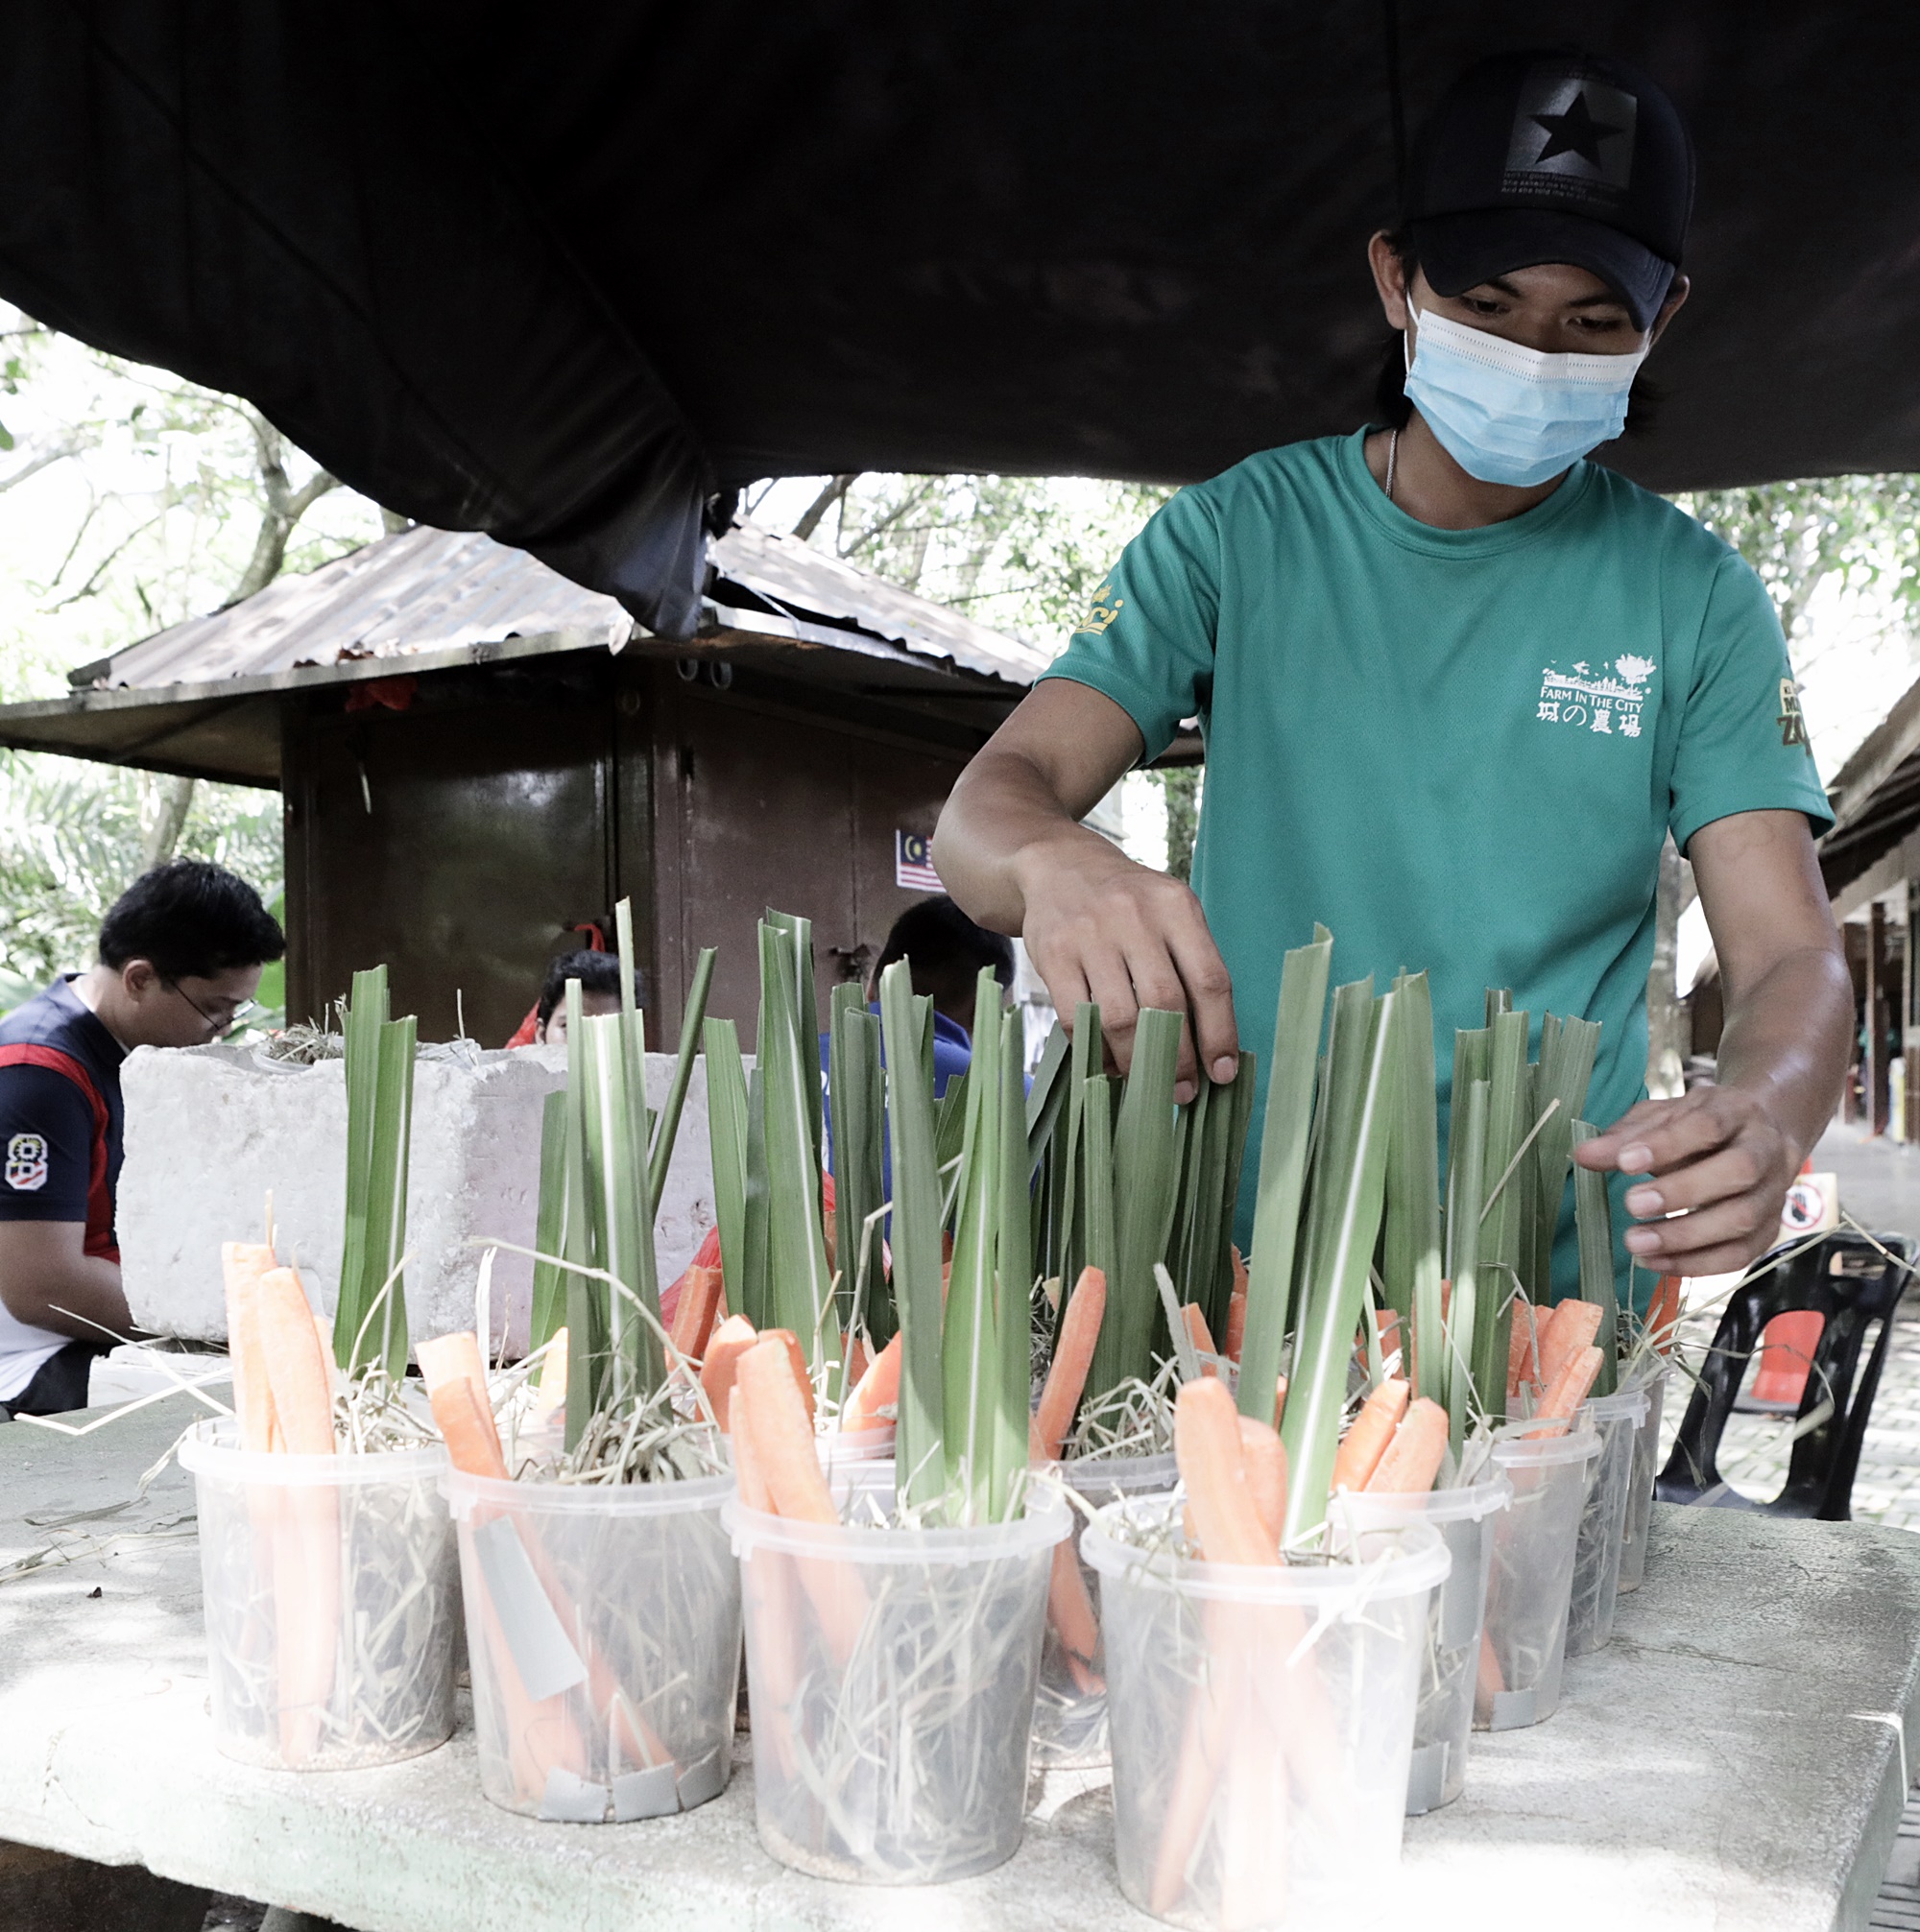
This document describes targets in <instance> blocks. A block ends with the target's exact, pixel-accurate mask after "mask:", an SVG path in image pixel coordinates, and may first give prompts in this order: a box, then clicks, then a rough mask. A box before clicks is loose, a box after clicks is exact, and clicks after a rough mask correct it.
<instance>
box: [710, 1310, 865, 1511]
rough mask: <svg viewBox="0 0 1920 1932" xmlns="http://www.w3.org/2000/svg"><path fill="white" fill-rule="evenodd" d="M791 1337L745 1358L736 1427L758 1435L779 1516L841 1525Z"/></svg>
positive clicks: (758, 1452)
mask: <svg viewBox="0 0 1920 1932" xmlns="http://www.w3.org/2000/svg"><path fill="white" fill-rule="evenodd" d="M791 1339H792V1338H791V1337H790V1336H787V1335H785V1334H784V1333H783V1332H782V1331H781V1330H779V1329H773V1330H770V1331H769V1332H768V1333H767V1334H765V1335H763V1336H762V1337H761V1338H760V1339H759V1341H757V1342H756V1343H755V1344H754V1346H753V1347H752V1348H749V1349H748V1350H747V1352H746V1353H745V1354H744V1355H742V1356H741V1357H740V1372H739V1376H738V1379H737V1380H736V1381H735V1383H734V1388H733V1425H734V1427H735V1429H738V1428H740V1427H741V1426H742V1425H743V1424H744V1425H746V1426H748V1427H750V1428H751V1430H752V1433H753V1438H754V1442H753V1447H752V1448H751V1449H750V1450H749V1451H748V1454H749V1455H750V1456H751V1457H754V1458H756V1459H757V1461H758V1463H759V1466H760V1468H761V1470H762V1472H763V1473H764V1474H765V1476H766V1480H767V1488H768V1490H769V1491H770V1492H771V1494H772V1496H773V1505H774V1510H775V1512H776V1513H777V1514H778V1515H782V1516H785V1517H786V1518H788V1520H789V1521H792V1522H802V1523H837V1522H838V1521H839V1520H840V1512H839V1511H838V1510H836V1509H835V1508H834V1507H833V1492H832V1491H831V1490H829V1489H828V1486H827V1477H826V1474H825V1472H824V1471H823V1470H822V1469H821V1467H820V1458H819V1456H818V1455H816V1454H815V1453H814V1447H813V1421H812V1418H811V1417H810V1416H809V1415H808V1414H807V1412H806V1408H805V1404H804V1402H803V1400H802V1398H801V1394H800V1388H799V1386H798V1384H797V1383H796V1381H795V1378H794V1375H793V1372H792V1365H791V1362H790V1359H789V1357H788V1354H787V1344H788V1342H789V1341H791Z"/></svg>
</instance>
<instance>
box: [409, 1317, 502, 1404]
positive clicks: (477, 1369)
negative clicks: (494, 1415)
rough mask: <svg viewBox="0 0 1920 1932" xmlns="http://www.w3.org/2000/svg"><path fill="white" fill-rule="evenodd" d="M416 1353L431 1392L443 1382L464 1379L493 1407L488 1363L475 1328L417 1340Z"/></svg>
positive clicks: (421, 1372) (430, 1393)
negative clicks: (484, 1360)
mask: <svg viewBox="0 0 1920 1932" xmlns="http://www.w3.org/2000/svg"><path fill="white" fill-rule="evenodd" d="M414 1353H415V1354H416V1355H417V1356H418V1357H419V1358H420V1379H421V1380H422V1381H423V1382H425V1384H426V1392H427V1394H428V1395H432V1394H433V1392H434V1391H435V1390H436V1389H438V1388H440V1387H441V1386H442V1385H443V1384H444V1383H446V1382H465V1383H466V1384H467V1385H468V1387H469V1388H470V1389H471V1390H472V1391H473V1393H474V1395H476V1396H478V1397H479V1399H480V1401H481V1402H482V1403H483V1404H484V1405H485V1406H486V1407H488V1408H489V1409H491V1408H492V1399H491V1398H490V1397H489V1395H488V1394H487V1365H486V1363H485V1362H483V1361H482V1360H481V1359H480V1338H479V1336H478V1335H476V1334H475V1333H474V1332H473V1331H472V1329H470V1328H464V1329H462V1330H460V1331H459V1332H458V1333H457V1334H452V1335H435V1336H433V1337H431V1338H430V1339H429V1340H427V1341H424V1342H420V1343H416V1344H415V1347H414Z"/></svg>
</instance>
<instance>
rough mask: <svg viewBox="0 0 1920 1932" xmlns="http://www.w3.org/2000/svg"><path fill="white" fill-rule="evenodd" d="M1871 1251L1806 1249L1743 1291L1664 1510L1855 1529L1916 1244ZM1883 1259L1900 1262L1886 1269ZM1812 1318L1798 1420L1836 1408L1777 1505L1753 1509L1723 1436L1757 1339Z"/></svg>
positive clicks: (1666, 1473) (1846, 1238) (1791, 1464)
mask: <svg viewBox="0 0 1920 1932" xmlns="http://www.w3.org/2000/svg"><path fill="white" fill-rule="evenodd" d="M1874 1240H1876V1241H1878V1242H1879V1243H1880V1247H1881V1248H1884V1249H1885V1250H1886V1253H1885V1254H1884V1253H1882V1252H1880V1248H1876V1247H1875V1246H1874V1244H1873V1242H1872V1241H1868V1240H1867V1239H1866V1238H1865V1237H1864V1236H1862V1235H1860V1234H1854V1233H1848V1232H1845V1231H1839V1232H1836V1233H1833V1234H1829V1235H1828V1236H1827V1237H1826V1238H1825V1239H1824V1240H1822V1241H1820V1242H1818V1243H1816V1244H1815V1245H1813V1246H1812V1247H1810V1248H1807V1249H1804V1250H1803V1251H1802V1252H1800V1253H1798V1254H1796V1255H1794V1256H1793V1258H1792V1259H1791V1260H1789V1261H1783V1262H1781V1263H1780V1264H1779V1265H1778V1266H1775V1267H1770V1268H1768V1267H1766V1262H1765V1260H1764V1258H1763V1260H1762V1261H1761V1262H1759V1263H1757V1264H1756V1271H1757V1270H1758V1269H1760V1268H1765V1269H1766V1272H1765V1273H1764V1274H1760V1273H1758V1272H1756V1273H1755V1274H1753V1275H1750V1276H1748V1278H1747V1279H1746V1280H1744V1281H1742V1282H1741V1283H1740V1286H1739V1287H1738V1288H1736V1289H1735V1290H1734V1292H1733V1294H1732V1296H1731V1297H1730V1298H1729V1300H1728V1302H1727V1307H1726V1312H1725V1313H1724V1314H1723V1315H1722V1316H1721V1317H1720V1325H1719V1330H1718V1332H1717V1333H1716V1335H1715V1337H1714V1346H1713V1349H1712V1352H1711V1353H1710V1354H1709V1355H1708V1357H1707V1360H1706V1363H1705V1364H1704V1366H1703V1367H1702V1368H1701V1370H1700V1379H1699V1381H1698V1382H1697V1383H1696V1384H1695V1385H1694V1389H1693V1394H1692V1399H1691V1400H1690V1401H1689V1402H1688V1404H1687V1414H1686V1417H1685V1419H1683V1420H1682V1421H1681V1424H1680V1433H1679V1435H1678V1436H1677V1437H1676V1438H1675V1440H1674V1443H1673V1453H1672V1454H1671V1455H1670V1456H1669V1457H1668V1459H1667V1467H1665V1468H1664V1469H1662V1470H1661V1472H1660V1475H1659V1477H1658V1479H1657V1480H1656V1481H1655V1483H1654V1486H1653V1493H1654V1494H1655V1495H1656V1496H1658V1497H1659V1498H1660V1500H1661V1501H1662V1502H1664V1503H1707V1504H1709V1505H1711V1506H1712V1507H1714V1508H1716V1509H1723V1510H1760V1511H1764V1512H1765V1513H1767V1514H1768V1515H1776V1516H1812V1517H1814V1518H1816V1519H1817V1520H1818V1521H1821V1522H1828V1523H1845V1522H1851V1521H1852V1520H1853V1491H1854V1474H1855V1471H1856V1470H1857V1469H1858V1468H1859V1467H1860V1442H1861V1439H1862V1438H1863V1437H1864V1436H1865V1434H1866V1419H1867V1416H1868V1414H1869V1413H1870V1412H1871V1410H1872V1408H1873V1398H1874V1393H1875V1391H1876V1390H1878V1389H1879V1387H1880V1371H1881V1369H1882V1368H1883V1367H1884V1364H1885V1361H1886V1351H1887V1348H1888V1345H1889V1344H1890V1343H1891V1341H1892V1339H1893V1313H1894V1310H1895V1309H1896V1308H1898V1307H1899V1305H1900V1297H1901V1293H1902V1291H1903V1290H1904V1289H1905V1288H1906V1286H1907V1282H1908V1275H1909V1267H1908V1266H1903V1265H1902V1264H1903V1263H1905V1264H1910V1263H1911V1262H1912V1260H1913V1257H1914V1254H1915V1252H1916V1244H1915V1243H1914V1242H1912V1241H1910V1240H1908V1237H1907V1236H1906V1235H1904V1234H1881V1235H1876V1236H1875V1237H1874ZM1887 1254H1893V1255H1897V1256H1898V1257H1899V1260H1898V1261H1889V1260H1888V1259H1887V1258H1886V1257H1887ZM1800 1310H1811V1311H1812V1312H1813V1313H1815V1314H1818V1315H1821V1316H1823V1317H1824V1318H1825V1324H1824V1325H1823V1326H1822V1328H1821V1330H1820V1339H1819V1341H1818V1342H1817V1343H1816V1344H1815V1345H1814V1348H1813V1361H1812V1367H1811V1368H1810V1369H1809V1371H1808V1373H1807V1390H1806V1393H1805V1395H1802V1396H1801V1398H1800V1418H1801V1419H1805V1418H1807V1417H1809V1416H1811V1415H1812V1413H1813V1412H1814V1411H1815V1410H1816V1409H1818V1408H1819V1407H1820V1406H1821V1404H1822V1403H1825V1402H1828V1401H1831V1402H1832V1404H1833V1408H1832V1412H1831V1413H1830V1414H1829V1415H1828V1416H1827V1417H1826V1418H1825V1419H1823V1420H1822V1421H1820V1422H1819V1423H1818V1424H1816V1425H1815V1426H1814V1427H1813V1428H1811V1429H1809V1430H1808V1431H1807V1432H1806V1434H1805V1435H1803V1436H1801V1437H1799V1438H1798V1439H1797V1440H1796V1441H1795V1442H1794V1443H1793V1449H1792V1455H1791V1457H1790V1459H1789V1461H1788V1467H1787V1485H1786V1487H1785V1488H1784V1489H1783V1490H1782V1491H1781V1492H1780V1493H1779V1495H1777V1496H1775V1497H1774V1498H1773V1500H1772V1501H1771V1502H1755V1501H1754V1500H1753V1499H1752V1498H1751V1497H1748V1496H1742V1495H1740V1494H1739V1493H1738V1492H1737V1491H1734V1490H1733V1489H1731V1488H1729V1487H1728V1485H1727V1482H1726V1480H1725V1478H1724V1477H1723V1476H1721V1474H1720V1472H1719V1467H1718V1456H1719V1449H1720V1438H1721V1436H1722V1434H1723V1433H1724V1432H1725V1430H1726V1426H1727V1418H1728V1417H1729V1416H1730V1415H1731V1414H1732V1413H1733V1406H1734V1397H1735V1396H1736V1395H1739V1394H1740V1382H1741V1379H1742V1378H1743V1377H1744V1375H1745V1372H1746V1365H1747V1362H1748V1360H1749V1359H1750V1358H1751V1356H1752V1355H1753V1352H1754V1350H1755V1349H1756V1348H1759V1347H1760V1345H1761V1332H1762V1330H1763V1329H1764V1328H1765V1326H1766V1324H1768V1323H1769V1322H1770V1321H1772V1320H1773V1318H1774V1317H1775V1316H1776V1315H1790V1314H1793V1313H1796V1312H1798V1311H1800ZM1875 1322H1878V1323H1879V1324H1880V1332H1879V1333H1878V1335H1877V1336H1876V1337H1875V1338H1874V1344H1873V1349H1872V1352H1871V1353H1870V1354H1869V1355H1868V1357H1867V1362H1866V1367H1865V1369H1864V1370H1860V1375H1859V1380H1858V1382H1856V1380H1855V1371H1856V1370H1859V1369H1860V1348H1861V1346H1862V1344H1863V1343H1864V1342H1865V1339H1866V1331H1867V1329H1868V1327H1869V1326H1870V1325H1871V1324H1873V1323H1875Z"/></svg>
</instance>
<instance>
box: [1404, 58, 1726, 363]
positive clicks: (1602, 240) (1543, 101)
mask: <svg viewBox="0 0 1920 1932" xmlns="http://www.w3.org/2000/svg"><path fill="white" fill-rule="evenodd" d="M1692 206H1693V147H1692V142H1691V141H1690V140H1689V139H1688V135H1687V128H1686V124H1685V123H1684V122H1683V121H1682V120H1681V118H1680V113H1679V109H1678V108H1676V107H1674V105H1673V103H1672V102H1671V101H1670V100H1668V97H1667V94H1666V93H1665V91H1664V90H1663V89H1662V88H1661V87H1660V86H1659V85H1658V84H1657V83H1655V82H1653V81H1651V80H1649V79H1648V78H1647V76H1646V75H1644V74H1643V73H1641V72H1640V70H1639V69H1638V68H1635V67H1630V66H1628V65H1627V63H1626V62H1625V61H1624V60H1606V59H1601V58H1598V57H1595V56H1589V55H1582V54H1569V53H1565V52H1559V53H1556V52H1552V51H1548V50H1543V49H1528V50H1525V51H1523V52H1520V53H1513V54H1497V55H1495V56H1494V57H1493V58H1492V59H1491V60H1482V61H1480V62H1479V63H1478V65H1476V66H1474V67H1470V68H1469V69H1468V70H1467V71H1466V73H1464V74H1462V75H1461V76H1460V78H1459V79H1458V80H1457V81H1455V82H1454V83H1453V84H1452V86H1451V87H1450V88H1449V89H1448V90H1447V93H1446V95H1445V96H1444V97H1443V98H1442V100H1441V102H1440V105H1439V106H1438V107H1436V108H1435V109H1434V110H1433V113H1432V115H1431V116H1430V117H1429V118H1428V122H1427V124H1426V126H1425V127H1423V128H1422V129H1421V131H1420V135H1419V138H1418V140H1417V141H1416V143H1415V145H1414V151H1413V155H1412V157H1411V161H1410V163H1409V166H1408V171H1407V182H1406V205H1405V220H1406V225H1407V227H1408V229H1409V232H1410V235H1411V239H1412V243H1413V251H1414V254H1415V255H1416V257H1417V258H1418V260H1419V262H1420V266H1421V267H1422V268H1423V269H1424V270H1425V271H1426V273H1427V279H1428V282H1429V283H1431V285H1432V286H1433V288H1434V290H1435V291H1436V292H1437V293H1438V294H1440V295H1443V296H1457V295H1462V294H1464V293H1465V292H1466V291H1467V290H1468V289H1470V288H1472V287H1474V286H1475V284H1476V283H1478V282H1483V281H1487V280H1489V279H1491V278H1492V277H1493V276H1495V275H1503V274H1506V273H1507V272H1508V270H1510V269H1524V268H1531V267H1533V266H1534V265H1535V264H1536V263H1540V262H1572V263H1573V264H1575V265H1576V266H1577V267H1579V268H1583V269H1589V270H1591V271H1592V272H1593V273H1594V274H1596V275H1598V276H1599V277H1600V279H1601V280H1602V281H1604V282H1605V283H1606V284H1607V286H1608V287H1609V288H1611V289H1613V290H1614V291H1615V293H1616V294H1618V295H1619V296H1620V299H1621V300H1622V301H1623V302H1624V303H1625V304H1626V306H1627V309H1628V312H1629V313H1630V314H1631V315H1632V317H1633V320H1634V324H1635V326H1636V327H1638V328H1643V329H1644V328H1647V327H1649V326H1651V324H1652V322H1653V319H1654V317H1655V316H1656V315H1658V314H1659V312H1660V305H1661V303H1662V302H1663V301H1665V300H1666V298H1667V291H1668V288H1669V287H1670V286H1671V285H1672V281H1673V276H1674V274H1675V273H1676V272H1677V270H1678V269H1679V266H1680V252H1681V249H1682V247H1683V245H1684V244H1685V242H1686V239H1687V218H1688V216H1689V214H1690V213H1692Z"/></svg>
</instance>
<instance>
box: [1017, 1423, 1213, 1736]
mask: <svg viewBox="0 0 1920 1932" xmlns="http://www.w3.org/2000/svg"><path fill="white" fill-rule="evenodd" d="M1057 1473H1058V1474H1059V1476H1060V1478H1061V1480H1062V1481H1063V1482H1065V1483H1066V1484H1067V1485H1068V1487H1069V1488H1070V1489H1071V1490H1072V1491H1074V1493H1075V1494H1076V1495H1079V1496H1082V1497H1084V1498H1085V1499H1086V1501H1087V1503H1088V1505H1089V1506H1090V1507H1091V1508H1092V1509H1099V1508H1101V1507H1103V1506H1104V1505H1105V1504H1107V1503H1112V1502H1117V1501H1120V1500H1121V1499H1122V1498H1124V1497H1127V1496H1150V1495H1159V1494H1164V1492H1165V1491H1168V1490H1170V1489H1172V1488H1173V1486H1174V1485H1175V1484H1176V1483H1177V1482H1179V1480H1180V1469H1179V1466H1178V1464H1177V1463H1176V1462H1175V1460H1174V1458H1173V1457H1172V1456H1171V1455H1162V1456H1092V1457H1082V1458H1080V1459H1078V1460H1077V1461H1074V1462H1071V1463H1064V1464H1062V1465H1060V1466H1059V1468H1058V1470H1057ZM1086 1525H1087V1519H1086V1517H1085V1515H1083V1514H1082V1513H1081V1512H1080V1511H1079V1510H1075V1511H1074V1512H1073V1534H1072V1537H1071V1538H1069V1540H1068V1543H1067V1544H1065V1545H1063V1546H1062V1547H1061V1548H1060V1549H1058V1550H1056V1551H1055V1552H1054V1555H1053V1562H1054V1583H1053V1587H1052V1589H1051V1590H1050V1591H1049V1601H1048V1613H1047V1619H1046V1641H1045V1643H1044V1645H1043V1646H1042V1649H1041V1653H1040V1688H1039V1690H1038V1692H1037V1693H1036V1694H1035V1697H1034V1701H1033V1761H1034V1763H1035V1764H1036V1765H1039V1766H1041V1767H1043V1768H1045V1769H1048V1770H1053V1769H1059V1768H1063V1767H1067V1766H1071V1767H1072V1768H1074V1769H1076V1770H1089V1771H1091V1770H1097V1769H1098V1768H1099V1767H1100V1766H1102V1765H1104V1764H1107V1763H1108V1762H1109V1761H1110V1758H1111V1753H1110V1752H1109V1750H1108V1744H1107V1688H1106V1680H1105V1676H1104V1664H1103V1661H1102V1658H1101V1656H1100V1652H1099V1649H1098V1647H1097V1645H1096V1647H1095V1650H1094V1653H1093V1656H1092V1659H1091V1660H1090V1661H1083V1660H1082V1659H1081V1658H1079V1657H1078V1656H1076V1655H1075V1654H1074V1653H1072V1652H1071V1651H1069V1649H1068V1645H1067V1642H1066V1640H1065V1638H1064V1637H1063V1636H1062V1634H1061V1632H1060V1629H1059V1627H1058V1621H1057V1617H1056V1614H1055V1611H1056V1609H1057V1606H1056V1605H1055V1603H1054V1602H1053V1598H1054V1597H1055V1596H1057V1595H1059V1594H1061V1593H1064V1592H1071V1591H1072V1589H1073V1581H1072V1577H1071V1576H1070V1575H1066V1574H1063V1570H1064V1569H1065V1566H1066V1565H1068V1564H1069V1563H1070V1564H1071V1565H1073V1567H1074V1569H1076V1570H1077V1571H1078V1573H1079V1579H1080V1586H1081V1589H1082V1590H1083V1591H1084V1593H1085V1594H1084V1598H1080V1599H1079V1601H1081V1602H1082V1603H1083V1604H1084V1605H1092V1604H1094V1603H1095V1602H1096V1601H1097V1597H1096V1590H1097V1585H1096V1584H1095V1582H1094V1577H1093V1571H1092V1567H1091V1566H1090V1565H1089V1564H1088V1562H1087V1561H1086V1558H1085V1556H1084V1555H1083V1554H1082V1552H1081V1547H1080V1539H1081V1536H1082V1534H1083V1532H1084V1531H1085V1529H1086ZM1094 1628H1095V1629H1096V1630H1097V1629H1098V1621H1097V1611H1096V1613H1095V1625H1094Z"/></svg>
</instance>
